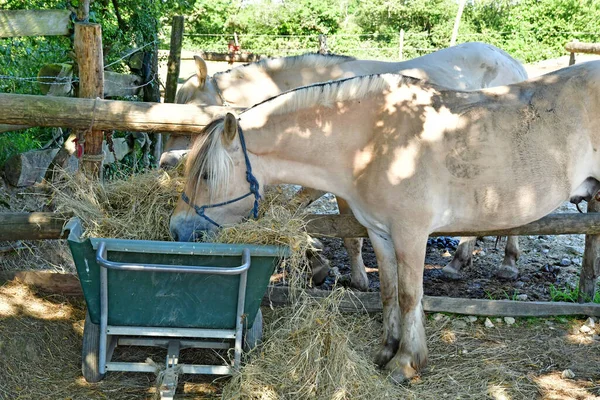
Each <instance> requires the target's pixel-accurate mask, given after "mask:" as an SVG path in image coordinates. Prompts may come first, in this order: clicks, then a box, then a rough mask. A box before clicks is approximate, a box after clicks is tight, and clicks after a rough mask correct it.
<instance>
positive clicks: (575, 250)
mask: <svg viewBox="0 0 600 400" xmlns="http://www.w3.org/2000/svg"><path fill="white" fill-rule="evenodd" d="M565 250H566V251H567V252H568V253H571V254H573V255H575V256H580V255H582V254H583V250H584V249H583V247H581V246H566V247H565Z"/></svg>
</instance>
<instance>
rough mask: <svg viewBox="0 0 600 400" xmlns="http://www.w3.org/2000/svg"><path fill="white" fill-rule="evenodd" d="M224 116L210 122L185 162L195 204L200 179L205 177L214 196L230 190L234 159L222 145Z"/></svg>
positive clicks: (189, 191) (186, 189)
mask: <svg viewBox="0 0 600 400" xmlns="http://www.w3.org/2000/svg"><path fill="white" fill-rule="evenodd" d="M223 122H224V118H219V119H216V120H214V121H212V122H211V123H210V124H208V125H207V126H206V127H205V128H204V129H203V131H202V132H201V133H200V134H199V135H198V138H197V139H196V140H195V142H194V144H193V146H192V149H191V150H190V153H189V154H188V156H187V162H186V165H185V176H186V178H187V180H186V184H185V192H186V194H187V195H188V197H189V198H190V202H191V204H194V200H195V199H194V198H195V196H196V190H197V189H198V186H199V185H200V183H201V182H200V181H201V180H204V179H205V180H206V185H208V190H209V192H210V195H211V199H212V197H213V196H215V195H216V194H218V193H220V192H222V191H227V185H228V183H229V175H230V173H231V167H232V165H233V162H232V160H231V157H230V156H229V154H228V153H227V150H226V149H225V147H224V146H223V142H222V140H221V133H222V132H223V125H224V124H223Z"/></svg>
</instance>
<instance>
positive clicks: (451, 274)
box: [442, 265, 461, 280]
mask: <svg viewBox="0 0 600 400" xmlns="http://www.w3.org/2000/svg"><path fill="white" fill-rule="evenodd" d="M442 274H443V275H444V278H447V279H451V280H458V279H460V278H461V275H460V271H457V270H456V269H454V267H451V266H450V265H446V266H445V267H444V268H442Z"/></svg>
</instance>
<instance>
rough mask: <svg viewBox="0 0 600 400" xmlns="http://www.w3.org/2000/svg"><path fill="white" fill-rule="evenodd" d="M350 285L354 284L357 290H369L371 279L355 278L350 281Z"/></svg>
mask: <svg viewBox="0 0 600 400" xmlns="http://www.w3.org/2000/svg"><path fill="white" fill-rule="evenodd" d="M350 286H352V287H353V288H354V289H356V290H360V291H361V292H367V291H368V290H369V280H368V279H367V280H366V281H365V280H364V279H354V278H352V280H351V281H350Z"/></svg>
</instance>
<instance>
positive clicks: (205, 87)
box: [159, 56, 223, 168]
mask: <svg viewBox="0 0 600 400" xmlns="http://www.w3.org/2000/svg"><path fill="white" fill-rule="evenodd" d="M194 61H195V62H196V74H195V75H192V76H190V77H189V78H188V79H187V80H186V81H185V83H184V84H183V85H182V86H181V88H180V89H179V90H178V91H177V95H176V97H175V103H177V104H196V105H199V106H222V105H223V100H222V98H221V95H220V93H219V89H218V88H217V85H216V83H215V82H214V80H213V79H212V77H211V76H209V75H208V68H207V66H206V61H204V59H203V58H202V57H200V56H194ZM190 142H191V141H190V137H189V136H181V135H178V136H174V135H171V136H170V137H169V139H168V140H167V143H166V144H165V152H164V153H163V154H162V155H161V157H160V163H159V165H160V167H161V168H174V167H176V166H177V164H178V163H179V162H180V161H181V160H182V158H183V157H184V156H185V155H186V154H187V153H188V151H189V148H190Z"/></svg>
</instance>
